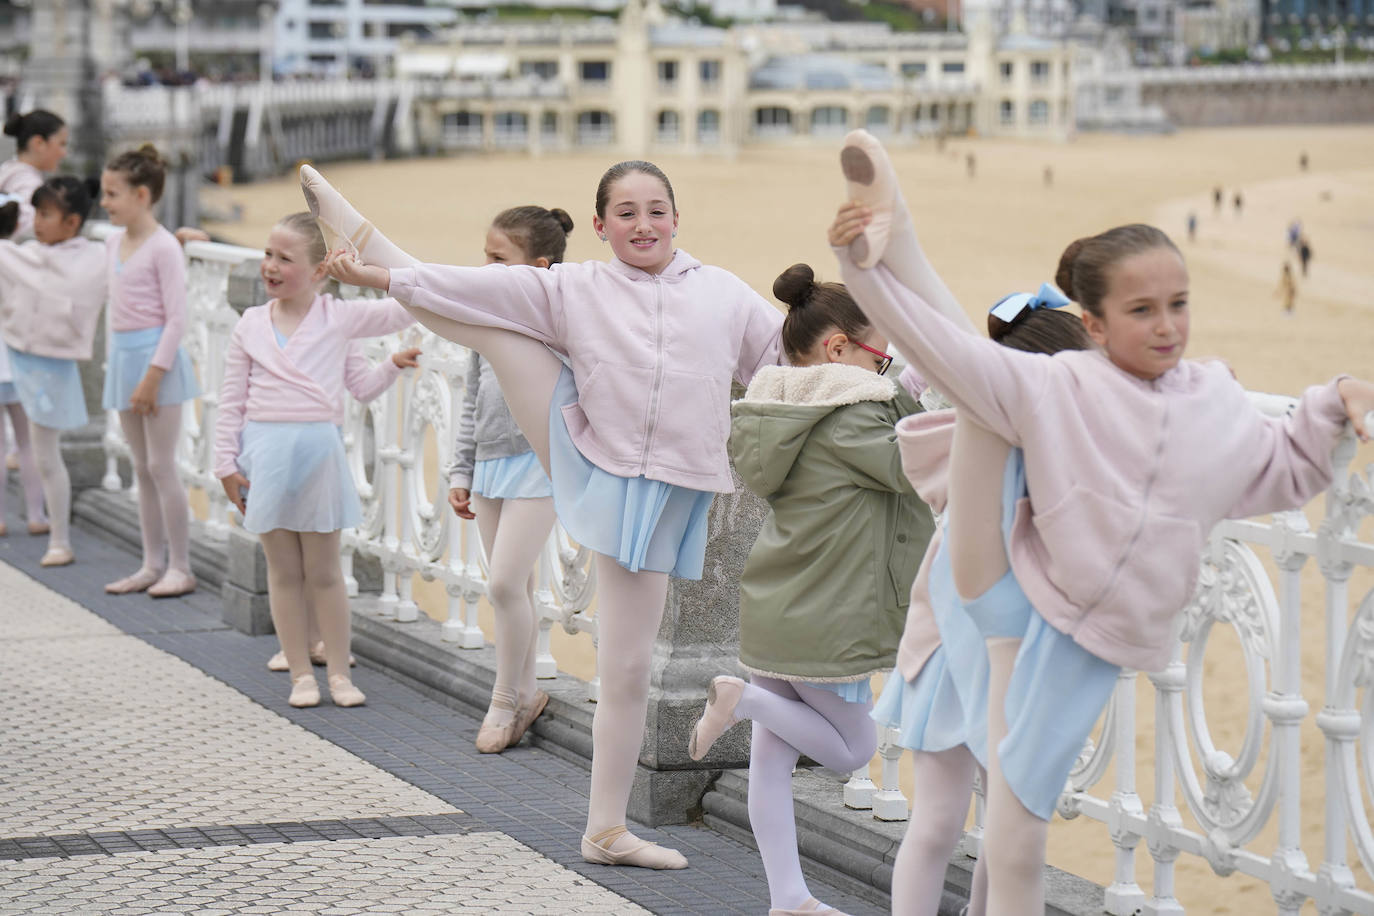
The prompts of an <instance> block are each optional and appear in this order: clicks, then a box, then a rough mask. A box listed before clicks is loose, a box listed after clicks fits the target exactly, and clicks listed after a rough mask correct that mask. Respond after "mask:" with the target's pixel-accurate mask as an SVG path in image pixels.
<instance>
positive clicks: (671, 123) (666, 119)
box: [658, 111, 682, 143]
mask: <svg viewBox="0 0 1374 916" xmlns="http://www.w3.org/2000/svg"><path fill="white" fill-rule="evenodd" d="M680 120H681V119H680V118H679V117H678V114H677V112H676V111H660V112H659V113H658V142H659V143H677V142H678V141H679V140H680V139H682V137H681V135H680V133H679V131H678V124H679V123H680Z"/></svg>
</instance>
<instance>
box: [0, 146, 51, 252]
mask: <svg viewBox="0 0 1374 916" xmlns="http://www.w3.org/2000/svg"><path fill="white" fill-rule="evenodd" d="M42 183H43V173H42V172H40V171H38V169H36V168H34V167H33V166H31V165H29V164H28V163H27V162H22V161H20V160H19V159H6V160H5V161H4V162H0V193H4V194H13V195H14V196H15V197H17V198H19V224H18V226H17V227H16V228H15V230H14V235H13V236H11V238H13V239H15V240H16V241H19V240H23V239H31V238H33V203H32V200H33V192H34V191H37V190H38V187H39V185H41V184H42Z"/></svg>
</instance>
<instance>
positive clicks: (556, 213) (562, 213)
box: [549, 207, 573, 233]
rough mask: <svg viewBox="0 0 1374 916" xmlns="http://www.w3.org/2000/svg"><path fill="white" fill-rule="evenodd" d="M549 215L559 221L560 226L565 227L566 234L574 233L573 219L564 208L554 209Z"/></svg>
mask: <svg viewBox="0 0 1374 916" xmlns="http://www.w3.org/2000/svg"><path fill="white" fill-rule="evenodd" d="M549 215H550V216H552V217H553V218H554V219H556V220H558V225H560V226H562V227H563V232H564V233H568V232H572V231H573V219H572V217H571V216H569V215H568V211H567V210H564V209H563V208H562V207H554V208H553V209H551V210H550V211H549Z"/></svg>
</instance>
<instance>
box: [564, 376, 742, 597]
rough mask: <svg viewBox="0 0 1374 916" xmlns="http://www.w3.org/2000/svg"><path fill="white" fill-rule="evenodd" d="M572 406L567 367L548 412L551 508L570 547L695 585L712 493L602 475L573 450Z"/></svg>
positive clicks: (572, 383)
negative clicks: (566, 413) (566, 414)
mask: <svg viewBox="0 0 1374 916" xmlns="http://www.w3.org/2000/svg"><path fill="white" fill-rule="evenodd" d="M576 401H577V384H576V382H575V381H574V380H573V374H572V371H571V370H570V369H568V368H567V367H566V366H564V368H563V371H562V373H561V374H560V375H559V377H558V384H557V385H555V386H554V392H553V403H552V404H551V405H550V408H549V464H550V470H551V471H552V473H551V475H550V478H551V481H552V483H553V505H554V509H555V510H556V511H557V513H558V520H559V521H560V522H562V524H563V527H564V529H566V530H567V532H568V534H569V535H570V536H571V537H572V539H573V540H574V541H576V542H577V543H579V544H581V545H583V546H584V547H589V548H591V549H592V550H595V551H596V552H597V553H600V554H605V555H606V556H609V557H614V558H615V560H616V562H618V563H619V564H620V565H621V566H623V567H625V568H626V569H628V570H629V571H630V572H638V571H639V570H641V569H647V570H651V571H653V572H666V573H668V574H670V575H673V576H677V577H678V578H680V579H700V578H701V571H702V564H703V561H704V560H705V558H706V533H707V516H708V515H709V513H710V511H711V501H712V499H714V498H715V494H714V493H710V492H706V491H704V490H693V489H690V488H688V487H679V486H677V485H675V484H670V483H664V482H663V481H661V480H649V479H648V478H646V477H619V476H617V475H615V474H612V473H611V472H609V471H605V470H602V469H601V468H599V467H597V466H596V465H595V464H593V463H592V462H591V461H589V460H588V459H587V457H586V456H585V455H583V454H582V453H581V452H580V451H578V449H577V445H576V443H574V442H573V439H572V434H571V433H569V432H568V425H567V423H566V422H565V421H564V419H563V411H562V408H563V407H565V406H567V405H568V404H572V403H575V402H576Z"/></svg>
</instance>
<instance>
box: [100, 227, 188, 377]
mask: <svg viewBox="0 0 1374 916" xmlns="http://www.w3.org/2000/svg"><path fill="white" fill-rule="evenodd" d="M124 235H125V230H123V229H121V230H119V231H118V232H116V233H114V234H113V235H111V236H110V237H109V238H107V239H106V240H105V251H106V256H107V263H108V267H109V284H110V329H111V330H113V331H142V330H143V329H145V328H162V336H161V337H160V338H159V339H158V342H157V349H156V350H154V351H153V358H152V360H151V363H152V365H154V366H157V367H158V368H159V369H170V368H171V366H172V362H173V360H175V359H176V355H177V347H179V346H181V338H182V336H183V335H185V333H186V254H185V252H183V251H182V250H181V243H180V242H178V241H177V239H176V236H174V235H172V233H170V232H168V231H167V228H166V227H165V226H158V227H157V229H156V230H155V231H154V232H153V234H152V235H150V236H148V238H146V239H144V240H143V244H141V245H139V246H138V247H137V248H136V249H134V252H133V254H131V255H129V259H128V260H127V261H125V262H124V263H123V265H120V263H119V246H120V244H121V243H122V242H123V241H124Z"/></svg>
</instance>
